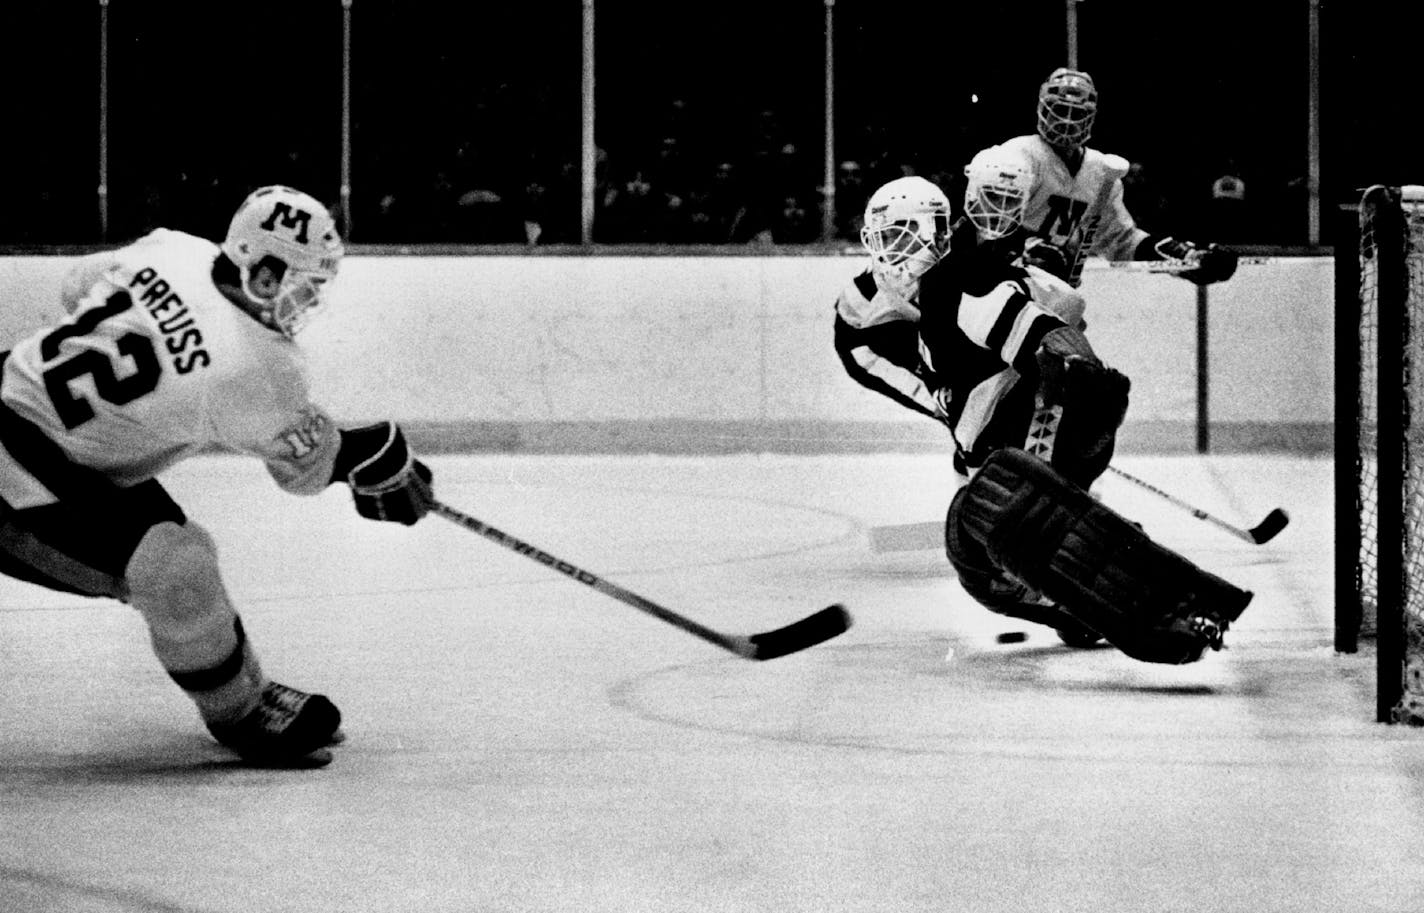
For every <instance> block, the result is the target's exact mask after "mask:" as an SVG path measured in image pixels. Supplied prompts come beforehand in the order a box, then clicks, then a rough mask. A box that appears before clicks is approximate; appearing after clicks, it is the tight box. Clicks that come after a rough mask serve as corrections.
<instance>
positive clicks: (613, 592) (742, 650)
mask: <svg viewBox="0 0 1424 913" xmlns="http://www.w3.org/2000/svg"><path fill="white" fill-rule="evenodd" d="M430 509H431V512H433V513H435V514H438V515H439V516H441V517H444V518H445V519H446V520H449V521H450V522H452V523H454V524H456V525H457V526H462V527H464V528H465V529H468V530H470V531H471V532H474V533H478V534H479V535H481V536H483V537H484V538H486V539H488V540H489V541H491V542H494V543H495V544H497V545H502V546H504V547H505V548H507V549H509V550H510V551H512V552H515V553H517V554H520V555H523V556H525V557H526V558H530V559H532V560H534V561H537V562H538V563H540V564H542V565H544V566H545V567H548V568H551V569H553V570H555V571H558V572H559V573H561V574H563V575H565V576H566V577H570V578H572V579H574V580H577V581H578V582H579V583H582V584H583V585H584V586H588V587H592V588H593V589H595V590H598V591H599V592H600V593H602V594H604V595H605V596H610V597H612V598H614V599H616V600H618V601H619V602H621V603H623V604H624V605H629V606H632V607H633V608H635V609H638V610H639V611H641V612H646V613H647V614H649V615H651V616H653V617H654V618H657V619H659V620H660V621H665V622H667V623H668V624H670V625H672V626H673V627H675V628H681V629H682V630H683V631H686V632H687V633H689V634H691V635H693V636H694V637H698V638H701V639H702V640H705V641H707V642H708V643H710V644H715V645H717V646H719V647H721V648H722V649H723V650H727V651H729V652H731V653H735V654H736V655H738V656H741V657H743V658H745V659H756V660H765V659H775V658H777V657H778V656H785V655H786V654H788V653H795V652H797V651H799V650H804V649H806V648H807V647H812V646H815V645H816V644H819V643H821V642H823V641H826V640H830V639H831V638H832V637H835V636H836V635H838V634H840V633H842V632H844V631H845V630H847V629H848V628H849V627H850V625H851V617H850V613H849V612H847V611H846V609H845V607H844V606H842V605H840V604H835V605H831V606H827V607H826V608H824V609H821V610H820V611H818V612H815V613H813V614H811V615H808V616H807V617H805V618H803V619H801V620H800V621H795V622H792V623H791V624H789V625H786V626H785V627H782V628H777V629H775V630H773V631H765V632H762V633H760V634H751V635H738V634H724V633H722V632H721V631H716V630H713V629H712V628H709V627H707V626H706V625H703V624H700V623H698V622H696V621H693V620H692V619H691V618H687V617H686V616H683V615H680V614H678V613H677V612H674V611H673V610H672V609H668V608H665V607H663V606H660V605H658V604H657V603H655V602H653V601H652V600H651V599H647V598H645V597H643V596H639V595H638V594H637V593H634V592H633V591H632V590H627V589H624V588H623V587H621V586H619V585H618V584H616V583H613V582H611V581H608V580H604V579H603V578H602V577H599V576H598V575H597V574H594V573H592V572H590V571H586V570H584V569H583V568H581V567H577V566H576V565H573V564H570V563H569V562H567V561H565V560H563V559H562V558H557V557H555V556H554V555H551V554H550V553H548V552H546V551H544V550H543V549H541V548H539V547H538V546H535V545H531V544H530V543H528V542H525V541H524V540H522V539H518V538H516V537H514V536H511V535H509V534H508V533H506V532H504V531H503V530H500V529H496V528H495V527H493V526H490V525H489V524H488V523H485V522H483V521H481V520H477V519H475V518H474V517H471V516H470V515H469V514H466V513H463V512H461V511H459V510H456V509H455V508H453V507H450V506H449V505H447V504H443V503H441V502H439V501H436V502H434V504H433V505H432V506H431V508H430Z"/></svg>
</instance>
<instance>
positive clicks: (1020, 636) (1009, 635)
mask: <svg viewBox="0 0 1424 913" xmlns="http://www.w3.org/2000/svg"><path fill="white" fill-rule="evenodd" d="M994 639H995V640H997V641H998V642H999V643H1001V644H1018V643H1023V642H1024V641H1026V640H1028V635H1027V634H1025V633H1024V632H1022V631H1005V632H1004V633H1002V634H1000V635H999V636H998V637H996V638H994Z"/></svg>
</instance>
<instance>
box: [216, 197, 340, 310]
mask: <svg viewBox="0 0 1424 913" xmlns="http://www.w3.org/2000/svg"><path fill="white" fill-rule="evenodd" d="M222 249H223V252H224V253H225V254H227V256H228V258H229V259H231V260H232V261H233V263H235V264H237V267H238V271H239V273H240V274H241V277H242V291H243V294H245V295H246V296H247V299H248V300H249V301H250V302H251V303H252V304H253V305H254V306H255V308H256V310H257V312H258V314H259V315H260V316H261V319H262V321H263V322H264V323H266V324H267V325H268V326H270V327H272V329H274V330H277V331H278V332H280V333H283V334H285V335H287V336H295V335H296V334H297V333H298V332H299V331H300V330H301V329H302V327H304V326H306V324H307V322H308V321H310V320H311V318H312V317H313V316H315V315H316V314H317V313H318V312H319V311H320V310H322V308H323V306H324V305H325V303H326V296H325V292H326V288H327V286H328V285H329V284H330V283H331V281H332V280H333V279H335V278H336V272H337V269H338V268H339V267H340V264H341V257H342V255H343V254H344V252H345V250H344V248H343V246H342V244H341V238H340V236H339V235H338V234H337V231H336V222H335V220H334V219H332V217H331V213H329V212H328V211H327V209H326V207H325V206H323V205H322V204H321V203H319V202H317V200H316V199H315V198H313V197H311V196H308V195H307V194H305V193H302V192H301V191H298V190H293V189H292V188H290V187H282V186H275V185H274V186H271V187H263V188H260V189H258V190H256V191H253V193H252V194H251V195H250V196H249V197H248V198H247V199H246V200H245V201H243V204H242V206H240V207H239V208H238V210H237V214H236V215H234V216H233V218H232V224H231V225H230V226H229V227H228V232H227V238H226V239H225V240H224V241H223V244H222ZM268 258H274V259H276V260H278V261H280V262H281V263H282V265H283V266H284V267H285V268H284V269H283V270H282V278H281V282H280V284H279V287H278V289H277V292H276V294H274V295H272V296H271V297H263V296H259V295H255V294H254V293H253V291H252V288H251V279H252V272H253V270H255V269H256V268H257V267H258V266H259V265H260V264H261V263H262V262H263V261H264V260H266V259H268Z"/></svg>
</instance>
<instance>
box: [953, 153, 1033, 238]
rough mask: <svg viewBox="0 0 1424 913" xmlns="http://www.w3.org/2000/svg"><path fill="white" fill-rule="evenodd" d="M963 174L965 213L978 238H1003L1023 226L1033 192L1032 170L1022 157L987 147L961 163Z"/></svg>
mask: <svg viewBox="0 0 1424 913" xmlns="http://www.w3.org/2000/svg"><path fill="white" fill-rule="evenodd" d="M964 177H965V179H966V182H965V187H964V214H965V215H967V216H968V217H969V221H971V222H973V223H974V227H975V228H976V229H977V230H978V232H979V237H980V238H982V239H984V240H986V241H993V240H997V239H998V238H1004V237H1007V236H1009V235H1011V234H1013V233H1014V232H1015V231H1017V230H1018V229H1019V227H1020V226H1021V225H1023V220H1024V213H1025V211H1026V210H1027V209H1028V198H1029V194H1030V193H1032V192H1033V172H1032V170H1031V169H1030V168H1029V166H1028V163H1027V162H1026V161H1025V160H1024V158H1023V156H1021V155H1017V154H1015V153H1013V152H1009V151H1007V150H1005V149H1004V148H1003V147H1001V146H990V147H989V148H988V149H983V150H980V152H979V153H978V154H977V155H975V156H974V158H973V159H972V160H971V161H970V162H969V164H968V165H966V166H964Z"/></svg>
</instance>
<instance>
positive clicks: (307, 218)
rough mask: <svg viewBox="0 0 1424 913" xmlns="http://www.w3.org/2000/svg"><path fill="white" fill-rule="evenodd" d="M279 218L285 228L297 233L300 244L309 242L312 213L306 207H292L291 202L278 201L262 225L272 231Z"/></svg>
mask: <svg viewBox="0 0 1424 913" xmlns="http://www.w3.org/2000/svg"><path fill="white" fill-rule="evenodd" d="M279 220H280V221H281V223H282V227H283V228H290V229H292V230H294V231H295V232H296V233H297V238H296V241H297V243H298V244H305V243H307V230H308V229H309V228H311V213H309V212H307V211H306V210H305V209H292V207H291V204H289V203H278V204H277V205H276V206H273V207H272V214H271V215H270V216H268V217H267V220H266V221H265V222H263V223H262V227H263V228H264V229H266V230H267V231H271V230H272V229H274V228H276V227H277V222H278V221H279Z"/></svg>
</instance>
